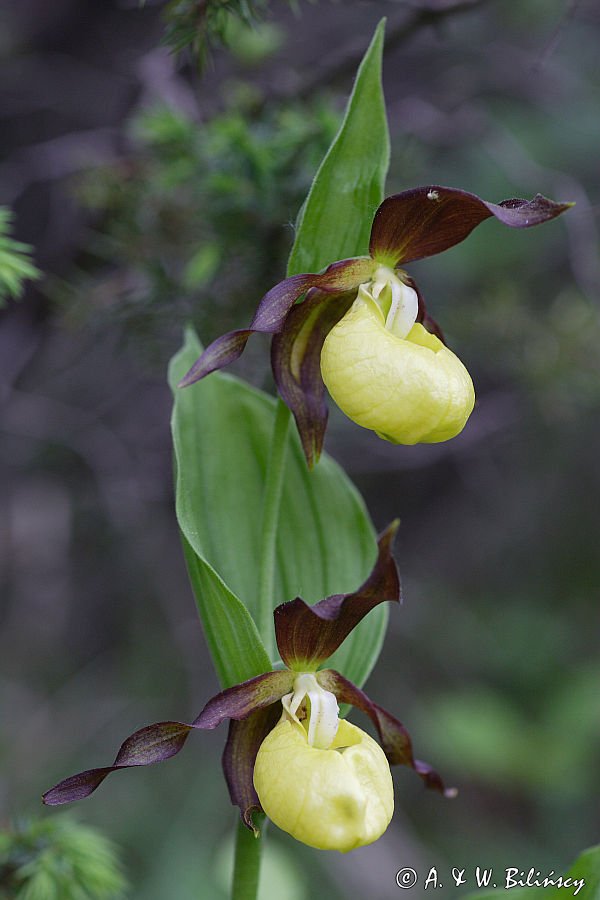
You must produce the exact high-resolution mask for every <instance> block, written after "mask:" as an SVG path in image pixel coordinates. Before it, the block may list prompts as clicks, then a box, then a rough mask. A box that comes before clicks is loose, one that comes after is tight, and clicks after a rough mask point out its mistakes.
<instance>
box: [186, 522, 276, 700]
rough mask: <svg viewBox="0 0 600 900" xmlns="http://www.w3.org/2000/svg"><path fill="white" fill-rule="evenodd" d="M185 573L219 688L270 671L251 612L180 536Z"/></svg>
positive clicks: (269, 662)
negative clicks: (202, 626)
mask: <svg viewBox="0 0 600 900" xmlns="http://www.w3.org/2000/svg"><path fill="white" fill-rule="evenodd" d="M182 543H183V551H184V553H185V560H186V563H187V568H188V574H189V576H190V581H191V583H192V588H193V590H194V596H195V597H196V603H197V604H198V612H199V614H200V619H201V620H202V623H203V625H204V634H205V637H206V643H207V644H208V648H209V650H210V654H211V657H212V660H213V663H214V666H215V669H216V672H217V675H218V678H219V682H220V684H221V687H223V688H228V687H232V686H233V685H234V684H239V683H240V682H241V681H247V680H248V679H249V678H254V676H255V675H261V674H262V673H263V672H268V671H269V670H270V669H271V661H270V659H269V657H268V654H267V651H266V650H265V648H264V646H263V643H262V641H261V639H260V636H259V634H258V630H257V628H256V625H255V624H254V620H253V619H252V617H251V615H250V613H249V612H248V610H247V609H246V607H245V606H244V604H243V603H242V602H241V600H239V599H238V598H237V597H236V596H235V594H233V593H232V592H231V591H230V590H229V588H228V587H227V585H226V584H225V583H224V581H223V580H222V579H221V578H220V577H219V575H218V574H217V572H215V570H214V569H213V568H212V567H211V566H210V565H209V564H208V563H207V561H206V560H205V559H204V558H203V557H202V556H199V555H198V554H197V553H195V551H194V549H193V547H192V546H191V544H190V543H189V541H187V540H186V537H185V534H182Z"/></svg>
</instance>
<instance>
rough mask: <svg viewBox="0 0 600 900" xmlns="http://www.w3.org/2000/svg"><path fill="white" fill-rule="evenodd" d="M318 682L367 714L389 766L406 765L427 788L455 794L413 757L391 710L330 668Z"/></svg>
mask: <svg viewBox="0 0 600 900" xmlns="http://www.w3.org/2000/svg"><path fill="white" fill-rule="evenodd" d="M317 681H318V682H319V684H320V685H321V687H323V688H325V690H326V691H331V692H332V693H334V694H335V696H336V697H337V698H338V700H340V701H341V702H342V703H349V704H350V705H351V706H355V707H356V708H357V709H360V710H362V712H364V713H366V714H367V715H368V716H369V718H370V719H371V721H372V722H373V725H374V726H375V728H376V729H377V732H378V734H379V739H380V741H381V746H382V747H383V749H384V751H385V755H386V756H387V758H388V761H389V763H390V765H400V766H409V767H410V768H411V769H414V771H415V772H416V773H417V775H419V776H420V777H421V778H422V779H423V781H424V782H425V786H426V787H428V788H431V789H432V790H434V791H439V792H440V793H442V794H444V796H446V797H454V796H456V790H455V789H454V788H445V787H444V782H443V781H442V779H441V777H440V776H439V775H438V773H437V772H436V771H435V769H432V768H431V766H429V765H428V764H427V763H424V762H421V760H419V759H415V758H414V756H413V750H412V742H411V739H410V735H409V733H408V731H407V730H406V728H405V727H404V725H403V724H402V723H401V722H399V721H398V719H396V718H395V717H394V716H392V715H391V713H389V712H387V711H386V710H385V709H383V707H381V706H378V705H377V704H376V703H373V701H372V700H370V699H369V697H367V695H366V694H365V692H364V691H361V690H360V688H357V687H356V685H355V684H352V682H351V681H348V679H347V678H344V676H343V675H340V673H339V672H335V671H334V670H333V669H324V670H323V671H322V672H319V673H318V674H317Z"/></svg>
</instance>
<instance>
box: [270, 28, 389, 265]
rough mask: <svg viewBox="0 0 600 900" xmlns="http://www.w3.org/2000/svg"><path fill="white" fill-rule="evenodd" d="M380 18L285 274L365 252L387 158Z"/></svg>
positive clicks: (303, 211)
mask: <svg viewBox="0 0 600 900" xmlns="http://www.w3.org/2000/svg"><path fill="white" fill-rule="evenodd" d="M384 31H385V19H382V20H381V22H380V23H379V25H378V26H377V29H376V31H375V34H374V36H373V40H372V41H371V44H370V46H369V49H368V50H367V52H366V53H365V56H364V57H363V60H362V62H361V64H360V67H359V69H358V73H357V75H356V81H355V83H354V90H353V91H352V95H351V97H350V100H349V101H348V106H347V108H346V114H345V116H344V120H343V122H342V125H341V127H340V130H339V132H338V134H337V136H336V137H335V139H334V141H333V143H332V145H331V147H330V148H329V150H328V152H327V154H326V156H325V158H324V159H323V162H322V163H321V165H320V167H319V170H318V172H317V174H316V176H315V180H314V182H313V184H312V187H311V189H310V192H309V194H308V197H307V198H306V201H305V203H304V205H303V207H302V209H301V210H300V213H299V215H298V220H297V222H296V239H295V242H294V246H293V247H292V252H291V253H290V258H289V261H288V275H296V274H298V273H300V272H318V271H320V270H321V269H323V268H324V267H325V266H326V265H328V264H329V263H331V262H334V261H335V260H337V259H345V258H347V257H350V256H360V255H362V254H367V253H368V247H369V233H370V230H371V222H372V220H373V215H374V213H375V210H376V209H377V207H378V206H379V204H380V203H381V201H382V200H383V190H384V184H385V176H386V174H387V170H388V165H389V157H390V139H389V134H388V126H387V118H386V113H385V100H384V96H383V89H382V86H381V57H382V52H383V38H384Z"/></svg>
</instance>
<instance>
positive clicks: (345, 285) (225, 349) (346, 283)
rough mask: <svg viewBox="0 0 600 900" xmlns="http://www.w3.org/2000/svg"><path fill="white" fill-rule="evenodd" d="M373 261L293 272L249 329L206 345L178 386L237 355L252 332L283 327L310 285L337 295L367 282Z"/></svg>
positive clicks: (265, 302)
mask: <svg viewBox="0 0 600 900" xmlns="http://www.w3.org/2000/svg"><path fill="white" fill-rule="evenodd" d="M373 267H374V263H373V260H372V259H371V258H370V257H369V256H359V257H356V258H355V259H342V260H340V261H339V262H335V263H332V265H330V266H328V267H327V269H325V271H324V272H321V273H318V274H314V273H307V274H302V275H292V276H291V277H290V278H286V279H285V280H284V281H280V282H279V284H276V285H275V287H272V288H271V290H270V291H268V293H266V294H265V296H264V297H263V298H262V300H261V301H260V303H259V304H258V308H257V310H256V312H255V314H254V318H253V319H252V322H251V323H250V327H249V328H245V329H241V330H238V331H229V332H227V334H223V335H221V337H219V338H217V339H216V340H215V341H213V343H212V344H210V346H208V347H207V348H206V350H205V351H204V353H203V354H202V355H201V356H200V358H199V359H198V360H196V362H195V363H194V365H193V366H192V368H191V369H190V370H189V372H188V373H187V375H185V376H184V377H183V378H182V379H181V381H180V382H179V387H187V386H188V385H190V384H194V382H196V381H199V380H200V379H201V378H204V376H205V375H209V374H210V373H211V372H214V371H215V369H222V368H223V366H227V365H229V363H232V362H233V361H234V360H235V359H237V358H238V356H240V355H241V354H242V352H243V350H244V348H245V346H246V344H247V342H248V338H249V337H250V335H251V334H254V333H256V332H262V333H263V334H276V333H277V332H279V331H281V329H282V328H283V326H284V323H285V319H286V316H287V314H288V313H289V311H290V309H291V308H292V306H293V305H294V303H295V302H296V300H298V298H299V297H301V296H302V294H305V293H306V291H308V290H309V288H311V287H316V288H319V290H321V291H324V292H326V293H334V294H339V293H340V292H343V291H349V290H351V289H352V288H356V287H358V285H359V284H361V282H363V281H367V280H368V279H369V277H370V275H371V273H372V271H373Z"/></svg>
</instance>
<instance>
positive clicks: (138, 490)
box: [0, 0, 600, 900]
mask: <svg viewBox="0 0 600 900" xmlns="http://www.w3.org/2000/svg"><path fill="white" fill-rule="evenodd" d="M272 6H273V10H272V11H271V13H270V14H267V15H266V16H265V18H264V22H263V24H262V25H261V26H258V27H257V28H256V29H254V30H247V29H245V28H244V27H243V26H241V25H240V26H239V27H237V28H236V30H235V31H234V32H233V33H231V34H230V36H229V37H230V47H229V49H228V50H222V49H218V50H215V52H214V54H213V58H212V62H211V63H210V64H209V65H208V66H207V68H206V70H205V71H204V72H203V73H202V74H201V73H199V71H198V69H197V68H196V66H195V65H193V64H190V63H189V62H186V61H185V59H179V60H177V59H176V58H175V57H174V56H173V55H172V54H171V53H170V52H169V50H168V49H166V48H164V47H162V46H161V39H162V38H163V35H164V22H163V20H162V18H161V14H162V4H160V3H150V2H148V3H146V5H145V6H144V7H143V8H140V7H139V5H138V4H137V3H136V2H134V0H121V2H119V0H112V2H109V0H105V2H101V0H87V2H85V3H81V2H78V0H57V2H54V3H51V4H48V3H45V2H43V0H26V2H25V0H22V2H20V3H19V4H16V3H14V4H10V5H9V6H8V8H7V9H6V10H5V14H4V24H3V33H2V38H1V41H0V60H1V65H2V87H1V102H2V106H1V110H0V115H1V121H2V134H3V140H2V155H3V160H2V162H1V164H0V202H2V203H5V204H8V205H11V206H12V207H13V209H14V211H15V214H16V233H17V236H18V237H19V238H20V239H21V240H25V241H28V242H30V243H31V244H33V245H34V246H35V260H36V263H37V265H38V266H39V267H40V268H41V269H42V270H43V272H44V273H45V275H46V277H45V278H44V280H42V281H40V282H39V283H37V284H36V285H35V286H31V287H30V288H29V290H28V292H27V295H26V297H25V299H24V301H23V302H22V303H20V304H18V305H17V304H13V305H12V306H11V307H10V308H9V309H8V310H7V311H5V312H4V313H2V319H1V327H0V373H1V378H2V384H1V388H0V402H1V414H0V415H1V419H0V427H1V432H2V440H1V443H0V459H1V465H2V469H1V473H0V502H1V508H2V511H1V514H0V583H1V592H2V600H1V606H0V723H1V724H0V728H1V731H0V764H1V771H0V819H1V820H7V819H8V818H9V817H12V816H22V815H34V814H35V815H37V814H38V813H40V807H39V802H40V801H39V797H40V795H41V793H42V791H43V790H44V789H46V788H48V787H49V786H50V785H51V784H53V783H54V782H55V781H57V780H58V779H60V778H62V777H64V776H66V775H67V774H70V773H71V772H73V771H77V770H78V769H82V768H86V767H90V766H93V765H102V764H108V763H109V762H110V761H111V760H112V754H113V752H114V751H115V749H116V748H117V747H118V745H119V743H120V741H121V740H122V739H123V738H124V737H125V736H126V735H127V734H129V733H130V732H131V731H133V730H134V729H136V728H137V727H139V726H141V725H143V724H145V723H147V722H152V721H158V720H160V719H164V718H180V719H183V720H185V719H188V721H189V717H190V716H194V715H195V714H196V712H197V711H198V710H199V709H200V708H201V707H202V705H203V704H204V702H205V701H206V699H207V698H208V697H210V696H211V695H212V694H213V693H214V692H215V690H216V688H217V683H216V679H215V676H214V675H213V673H212V670H211V665H210V660H209V657H208V653H207V650H206V647H205V644H204V640H203V637H202V633H201V628H200V625H199V622H198V620H197V616H196V612H195V606H194V602H193V599H192V595H191V591H190V589H189V587H188V583H187V577H186V573H185V568H184V563H183V557H182V553H181V550H180V546H179V538H178V532H177V526H176V521H175V516H174V510H173V493H172V480H171V449H170V436H169V415H170V406H171V398H170V394H169V391H168V388H167V386H166V382H165V373H166V366H167V363H168V360H169V357H170V356H171V355H172V353H173V352H175V350H176V349H177V348H178V346H179V342H180V339H181V329H182V326H183V323H184V322H185V321H186V320H187V319H189V318H190V317H191V318H193V320H194V321H195V323H196V325H197V327H198V329H199V331H200V334H201V336H202V338H203V339H204V340H205V341H207V340H210V339H212V338H213V337H215V336H216V335H218V334H220V333H221V332H222V331H223V330H224V329H225V328H233V327H241V326H243V325H245V324H246V322H247V321H248V318H249V315H250V313H251V310H252V309H253V308H254V306H255V304H256V302H257V300H258V299H259V298H260V296H261V295H262V293H264V291H265V290H266V289H267V288H268V287H270V286H271V285H272V284H273V283H274V282H275V281H278V280H280V278H281V277H282V276H283V274H284V270H285V260H286V256H287V253H288V251H289V248H290V245H291V239H292V234H293V232H292V226H291V223H292V222H293V221H294V219H295V216H296V213H297V211H298V208H299V205H300V203H301V202H302V199H303V197H304V195H305V193H306V191H307V188H308V186H309V184H310V179H311V176H312V174H313V173H314V170H315V168H316V165H317V164H318V161H319V159H320V158H321V156H322V154H323V153H324V151H325V149H326V148H327V146H328V144H329V142H330V140H331V138H332V136H333V135H334V133H335V130H336V128H337V125H338V123H339V117H340V113H341V110H342V109H343V104H344V101H345V98H346V97H347V95H348V93H349V90H350V88H351V84H352V76H353V73H354V71H355V69H356V65H357V63H358V61H359V59H360V57H361V55H362V53H363V52H364V49H365V48H366V46H367V44H368V41H369V39H370V37H371V34H372V32H373V30H374V28H375V25H376V23H377V21H378V20H379V18H380V17H381V16H382V15H387V16H388V27H387V34H388V38H387V50H386V54H385V58H384V84H385V91H386V97H387V104H388V114H389V120H390V129H391V133H392V168H391V172H390V177H389V181H388V193H392V192H395V191H398V190H402V189H404V188H407V187H411V186H415V185H418V184H426V183H440V184H448V185H451V186H455V187H462V188H465V189H467V190H469V191H473V192H475V193H478V194H480V195H481V196H483V197H484V198H486V199H488V200H494V201H498V200H500V199H502V198H505V197H511V196H525V197H530V196H532V195H533V194H534V193H536V192H537V191H540V192H541V193H544V194H546V195H548V196H551V197H553V198H554V199H557V200H574V201H576V203H577V206H576V208H575V209H574V210H572V211H570V212H569V213H568V214H567V215H565V216H564V217H563V218H562V219H561V220H560V221H556V222H553V223H550V224H547V225H545V226H543V227H542V228H540V229H536V230H535V231H525V232H512V231H509V230H508V229H502V227H501V226H500V225H498V224H497V223H495V222H487V223H484V224H483V225H482V226H481V227H480V228H479V229H478V231H477V232H476V233H475V234H474V235H473V236H472V237H471V238H470V239H469V240H468V241H466V242H465V243H464V244H462V245H461V246H459V247H457V248H455V249H453V250H451V251H449V252H448V253H446V254H444V255H442V256H440V257H436V258H434V259H431V260H427V261H424V262H422V263H417V264H415V265H413V266H412V267H410V270H411V274H414V275H415V276H416V277H417V278H418V279H419V283H420V286H421V287H422V289H423V291H424V294H425V296H426V297H427V300H428V304H429V307H430V309H431V311H432V313H433V315H434V316H435V318H436V319H437V320H438V321H439V322H440V323H441V325H442V326H443V328H444V331H445V333H446V335H447V337H448V340H449V343H450V345H451V346H452V348H453V349H454V350H455V351H456V352H457V353H458V355H459V356H460V357H461V359H462V360H463V361H464V362H465V364H466V365H467V366H468V368H469V369H470V371H471V373H472V376H473V379H474V382H475V385H476V390H477V394H478V404H477V407H476V410H475V412H474V414H473V416H472V418H471V420H470V422H469V424H468V426H467V428H466V429H465V431H464V433H463V435H461V436H460V437H459V438H458V439H456V440H454V441H451V442H450V443H448V444H441V445H434V446H421V447H415V448H402V447H393V446H391V445H389V444H385V443H383V442H382V441H380V440H379V439H378V438H376V437H375V436H374V435H371V434H369V433H367V432H365V431H362V430H361V429H359V428H358V426H355V425H353V424H352V423H350V422H348V421H347V420H346V419H345V418H344V417H343V416H342V415H341V413H339V412H338V411H336V410H332V413H331V425H330V429H329V431H328V437H327V444H326V446H327V449H328V451H329V452H330V453H331V454H332V455H333V456H334V457H335V458H336V459H338V460H339V461H340V462H341V463H342V465H343V466H344V467H345V468H346V469H347V471H348V472H349V474H350V475H351V477H352V478H353V479H354V480H355V482H356V483H357V485H358V486H359V488H360V490H361V491H362V492H363V493H364V496H365V498H366V501H367V504H368V506H369V509H370V511H371V514H372V516H373V519H374V521H375V524H376V525H377V527H378V528H379V527H382V526H383V525H384V524H385V523H387V522H388V521H389V520H390V519H391V518H393V517H395V516H400V517H401V519H402V528H401V533H400V540H399V544H398V548H397V556H398V559H399V562H400V567H401V571H402V575H403V582H404V589H405V601H404V606H403V607H402V608H401V609H400V610H395V611H393V612H392V615H391V618H390V629H389V632H388V636H387V639H386V643H385V646H384V650H383V653H382V656H381V659H380V662H379V665H378V667H377V668H376V671H375V672H374V674H373V675H372V677H371V679H370V682H369V693H371V694H372V695H373V696H374V697H377V698H378V701H379V702H381V703H382V704H383V705H384V706H386V707H388V708H389V709H390V710H392V711H394V712H395V713H396V714H397V715H399V716H400V718H402V720H403V721H404V722H405V723H406V724H407V726H408V727H409V729H410V731H411V733H412V735H413V739H414V743H415V747H416V751H417V755H422V756H423V757H424V758H426V759H427V760H429V761H430V762H431V763H433V764H434V765H435V766H436V767H437V768H439V769H440V771H442V772H443V774H444V776H445V778H446V780H447V781H448V782H449V783H452V784H456V785H457V787H458V788H459V795H458V797H457V799H456V800H454V801H443V800H441V799H440V798H439V797H438V796H435V795H429V794H426V793H424V792H423V790H422V786H421V784H420V782H419V781H418V779H416V778H414V776H412V774H411V773H410V772H408V771H398V772H397V773H396V774H395V782H396V800H397V812H396V814H395V817H394V820H393V824H392V826H391V827H390V829H389V830H388V832H387V833H386V835H385V836H384V838H382V839H381V840H380V841H379V842H377V843H376V844H375V845H373V846H372V847H369V848H364V849H362V850H359V851H355V852H353V853H352V854H350V855H349V856H347V857H342V856H340V855H338V854H328V853H320V852H316V851H311V850H309V849H308V848H305V847H303V846H301V845H298V844H296V843H295V842H294V841H293V840H292V839H290V838H288V837H287V835H284V834H282V833H281V832H279V831H278V830H277V829H275V828H274V827H273V828H272V829H270V841H269V844H268V852H267V860H266V863H265V866H266V868H265V878H264V895H263V896H264V898H270V897H273V898H274V897H283V898H284V900H303V898H308V897H319V898H320V897H330V898H338V897H339V898H342V897H343V898H354V897H357V898H358V897H363V896H367V897H373V898H381V900H386V898H388V897H390V898H391V897H397V896H398V894H399V889H398V888H397V886H396V884H395V873H396V871H397V870H398V869H399V868H401V867H402V866H411V867H413V868H415V869H417V870H418V871H419V872H420V873H421V874H423V873H426V871H427V869H428V867H429V866H430V865H436V866H437V867H438V868H439V869H440V871H441V872H443V873H448V872H449V870H450V868H451V867H453V866H457V867H459V868H464V867H473V866H475V865H481V866H488V867H489V866H495V867H497V868H498V869H504V868H506V867H507V866H517V867H521V868H524V869H526V870H528V869H529V868H531V867H535V868H536V869H541V870H543V871H544V872H547V871H549V870H550V869H554V870H555V871H556V872H562V871H565V870H566V869H567V868H568V865H569V863H570V862H571V861H572V860H573V859H574V858H575V856H577V855H578V853H579V852H580V851H581V850H582V849H584V847H586V846H589V845H591V844H593V843H595V842H598V837H599V826H600V813H599V809H600V805H599V804H598V788H599V780H600V776H599V772H600V766H599V763H600V751H599V740H598V739H599V737H600V718H599V716H598V695H599V682H600V661H599V660H598V654H597V644H598V633H599V624H600V622H599V614H598V596H599V590H598V586H599V584H600V558H599V555H598V536H599V525H600V470H599V466H598V462H597V459H598V446H599V440H600V423H599V416H598V414H599V412H600V363H599V357H598V346H599V343H600V322H599V318H598V295H599V289H600V256H599V252H598V246H599V245H598V208H599V206H598V204H599V203H600V162H599V161H600V151H599V148H600V117H599V116H598V102H599V100H600V68H599V66H598V55H599V53H600V10H599V8H598V6H597V4H596V3H594V2H593V0H581V2H578V3H577V2H567V0H522V2H519V3H514V2H508V0H487V2H486V0H480V2H478V0H462V2H459V0H437V2H434V0H431V2H418V0H414V2H378V3H376V2H371V3H368V2H362V3H360V2H350V0H348V2H338V3H331V2H327V0H321V2H320V3H318V4H310V3H307V2H301V3H299V4H298V9H297V11H296V13H294V12H293V11H292V10H290V9H289V8H288V6H287V4H278V3H276V4H272ZM266 349H267V345H266V344H265V343H261V341H260V340H259V339H257V340H256V341H255V345H254V346H252V347H251V348H249V351H248V353H247V354H246V356H245V358H244V360H243V361H242V362H241V363H240V364H238V365H237V369H236V370H237V371H238V372H239V373H241V374H243V375H244V376H245V377H247V378H249V379H251V380H252V381H253V382H254V383H255V384H258V385H260V386H262V387H267V388H268V389H270V380H269V379H270V375H269V373H268V364H267V353H266V352H265V351H266ZM233 477H235V473H232V478H233ZM287 599H290V598H287V597H282V598H281V600H282V601H283V600H287ZM356 721H357V722H358V721H359V719H358V718H357V719H356ZM360 724H363V725H364V724H365V723H364V722H361V723H360ZM224 739H225V734H224V731H223V732H216V733H205V734H201V735H196V736H195V737H194V738H193V739H192V740H190V742H189V744H188V746H187V747H186V749H185V751H184V753H182V755H181V757H179V758H178V759H177V760H176V761H174V762H170V763H167V764H165V765H164V766H162V767H160V768H159V769H149V770H144V771H134V772H128V773H123V774H121V775H117V776H115V778H114V780H111V781H110V782H108V783H107V784H106V785H105V786H104V787H103V788H102V789H101V790H100V791H99V792H98V794H97V795H95V796H94V798H93V799H91V800H89V801H85V802H83V803H81V804H80V805H79V806H78V807H77V808H76V809H74V812H76V814H77V816H79V817H80V819H81V821H85V822H87V823H91V824H95V825H97V826H98V827H100V828H102V829H103V830H104V831H105V833H106V834H108V835H110V836H111V837H112V838H113V839H114V840H115V841H117V842H118V843H119V844H120V846H121V848H122V851H123V856H124V859H125V864H126V868H127V872H128V875H129V878H130V881H131V884H132V890H131V897H134V898H140V900H164V898H175V900H192V898H199V897H202V898H206V900H212V898H220V897H225V896H226V886H227V878H228V876H227V866H228V856H229V854H230V851H231V846H230V843H229V841H230V834H231V833H232V824H233V822H234V819H235V813H234V811H233V809H232V808H231V807H230V804H229V799H228V796H227V791H226V787H225V784H224V782H223V780H222V779H221V777H220V766H219V756H220V753H221V749H222V745H223V742H224ZM41 814H42V815H45V816H53V815H55V814H56V813H55V812H54V811H46V812H43V813H41ZM442 881H443V878H442ZM450 884H451V882H450V881H447V883H446V884H445V885H444V888H443V890H440V891H439V894H438V896H442V897H444V898H445V897H448V898H452V897H455V896H460V892H457V891H454V890H453V889H452V888H451V886H450ZM469 886H470V887H472V884H471V885H469ZM463 890H464V889H463ZM421 893H422V886H421V887H417V888H415V889H414V890H413V891H412V892H411V896H413V897H417V896H420V895H421ZM423 896H427V895H426V894H425V893H424V892H423Z"/></svg>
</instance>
